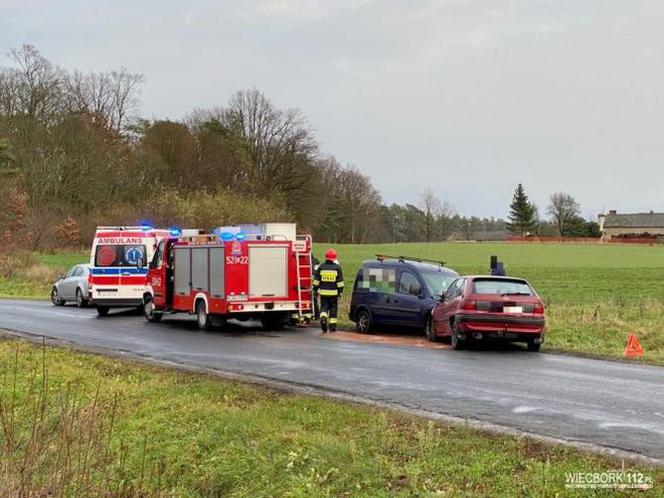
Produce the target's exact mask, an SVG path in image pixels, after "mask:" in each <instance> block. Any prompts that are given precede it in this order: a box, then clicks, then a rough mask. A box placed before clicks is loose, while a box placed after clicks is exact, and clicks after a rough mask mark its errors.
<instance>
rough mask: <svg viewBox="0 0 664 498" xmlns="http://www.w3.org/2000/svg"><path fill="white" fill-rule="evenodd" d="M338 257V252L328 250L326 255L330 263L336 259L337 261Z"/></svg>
mask: <svg viewBox="0 0 664 498" xmlns="http://www.w3.org/2000/svg"><path fill="white" fill-rule="evenodd" d="M337 256H338V254H337V251H335V250H334V249H328V250H327V252H326V253H325V259H327V260H328V261H334V260H335V259H337Z"/></svg>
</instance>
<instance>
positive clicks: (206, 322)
mask: <svg viewBox="0 0 664 498" xmlns="http://www.w3.org/2000/svg"><path fill="white" fill-rule="evenodd" d="M196 321H197V322H198V328H199V329H201V330H210V329H211V328H212V320H210V315H208V313H207V311H206V310H205V301H203V300H201V301H198V304H197V305H196Z"/></svg>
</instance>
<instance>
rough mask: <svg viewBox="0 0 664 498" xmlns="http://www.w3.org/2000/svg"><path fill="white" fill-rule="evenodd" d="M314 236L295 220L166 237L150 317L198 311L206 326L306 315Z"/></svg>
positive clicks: (147, 302) (147, 305)
mask: <svg viewBox="0 0 664 498" xmlns="http://www.w3.org/2000/svg"><path fill="white" fill-rule="evenodd" d="M311 276H312V267H311V237H310V236H309V235H304V236H298V235H296V232H295V225H294V224H290V223H266V224H263V225H240V226H233V227H222V228H220V229H217V230H215V231H214V232H213V233H212V234H206V235H193V236H187V237H177V238H176V237H170V238H167V239H164V240H162V241H161V242H160V243H159V245H158V247H157V251H156V252H155V255H154V258H153V259H152V261H151V263H150V264H149V270H148V278H147V288H146V293H145V295H144V299H143V302H144V311H145V318H146V319H147V320H148V321H151V322H158V321H159V320H161V318H162V316H163V315H164V314H165V313H179V312H185V313H190V314H196V317H197V321H198V326H199V327H200V328H201V329H209V328H212V327H216V326H222V325H223V324H224V323H225V321H226V320H227V319H231V318H234V319H239V320H249V319H259V320H260V321H261V322H262V323H263V326H265V327H266V328H279V327H281V326H282V325H284V324H286V323H288V322H289V321H293V322H295V321H298V322H302V321H305V320H307V319H309V318H310V316H311V312H312V292H311Z"/></svg>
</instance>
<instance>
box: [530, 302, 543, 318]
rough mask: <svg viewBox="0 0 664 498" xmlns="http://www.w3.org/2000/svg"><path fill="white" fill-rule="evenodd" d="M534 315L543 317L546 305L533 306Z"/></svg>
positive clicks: (537, 304)
mask: <svg viewBox="0 0 664 498" xmlns="http://www.w3.org/2000/svg"><path fill="white" fill-rule="evenodd" d="M533 314H535V315H543V314H544V305H543V304H542V303H536V304H535V305H534V306H533Z"/></svg>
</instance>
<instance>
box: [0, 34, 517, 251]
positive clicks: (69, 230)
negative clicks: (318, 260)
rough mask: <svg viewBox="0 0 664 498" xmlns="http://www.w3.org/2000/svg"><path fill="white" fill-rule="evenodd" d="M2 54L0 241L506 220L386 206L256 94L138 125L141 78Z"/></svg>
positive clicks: (297, 117) (395, 238) (445, 227)
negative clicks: (144, 231)
mask: <svg viewBox="0 0 664 498" xmlns="http://www.w3.org/2000/svg"><path fill="white" fill-rule="evenodd" d="M9 60H10V64H9V65H7V66H2V67H0V180H1V181H0V196H1V197H2V199H4V202H3V204H2V210H0V246H2V247H8V246H11V245H12V244H13V245H16V244H19V245H22V246H24V247H27V248H31V249H42V248H50V247H54V246H58V245H77V244H85V243H87V242H88V241H89V240H90V238H91V237H92V234H93V232H94V228H95V227H96V226H97V225H108V224H128V223H139V222H142V221H149V222H151V223H154V224H155V225H160V226H172V225H178V226H190V227H193V226H195V227H201V228H212V227H214V226H218V225H221V224H233V223H246V222H250V223H252V222H256V223H258V222H264V221H283V222H286V221H295V222H297V223H298V224H299V225H300V229H301V230H303V231H304V230H306V231H309V232H311V233H312V234H313V235H314V237H315V238H316V239H317V240H323V241H330V242H348V243H368V242H406V241H440V240H447V239H450V238H455V239H467V240H471V239H483V238H486V239H490V238H504V236H505V234H506V230H507V229H508V228H510V230H513V228H514V226H515V225H514V223H515V221H514V220H512V218H510V222H509V223H506V222H505V221H503V220H500V219H494V218H485V219H480V218H478V217H465V216H462V215H459V214H458V213H456V211H455V210H454V208H453V206H451V205H450V204H449V203H447V202H445V201H442V200H440V199H439V198H438V197H437V196H436V195H435V194H434V193H433V191H431V190H426V191H424V192H423V193H421V196H420V199H419V202H416V203H413V204H403V205H400V204H391V205H386V204H385V203H384V202H383V200H382V198H381V195H380V193H379V192H378V190H377V189H376V188H375V186H374V185H373V184H372V182H371V180H370V179H369V177H367V176H366V175H364V174H362V173H361V171H360V170H359V169H358V168H356V167H354V166H352V165H345V164H342V163H341V162H340V161H338V160H337V159H336V158H335V157H334V156H333V155H330V154H327V153H325V152H323V151H322V150H321V149H320V146H319V144H318V142H317V141H316V137H315V136H314V133H313V131H312V129H311V127H310V126H309V123H308V122H307V119H306V117H305V116H304V115H303V114H302V113H301V111H299V110H298V109H290V108H287V109H283V108H279V107H277V106H275V105H274V103H273V102H272V101H271V100H270V99H269V98H268V97H267V96H266V95H265V94H263V93H262V92H261V91H259V90H257V89H248V90H240V91H237V92H235V93H234V94H233V95H231V97H230V98H229V99H228V101H227V103H226V104H225V105H222V106H217V107H213V108H209V109H195V110H192V111H191V112H190V113H189V114H188V115H187V116H186V117H185V118H183V119H180V120H168V119H164V120H147V119H145V118H143V117H141V115H140V113H139V107H140V90H141V87H142V85H143V84H144V83H145V77H144V76H143V75H142V74H139V73H132V72H129V71H128V70H126V69H124V68H120V69H116V70H110V71H106V72H88V73H85V72H81V71H78V70H74V71H66V70H64V69H62V68H60V67H58V66H57V65H55V64H53V63H52V62H50V61H49V60H47V59H46V58H45V57H44V56H43V55H42V54H41V53H40V52H39V51H38V50H37V49H36V48H35V47H33V46H31V45H23V46H21V47H19V48H17V49H14V50H12V51H11V52H10V53H9ZM519 216H520V215H519ZM522 221H523V220H522ZM519 223H521V222H519ZM527 224H528V221H527V220H526V221H525V222H523V223H522V225H523V226H522V228H524V229H525V228H527V227H526V225H527Z"/></svg>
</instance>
